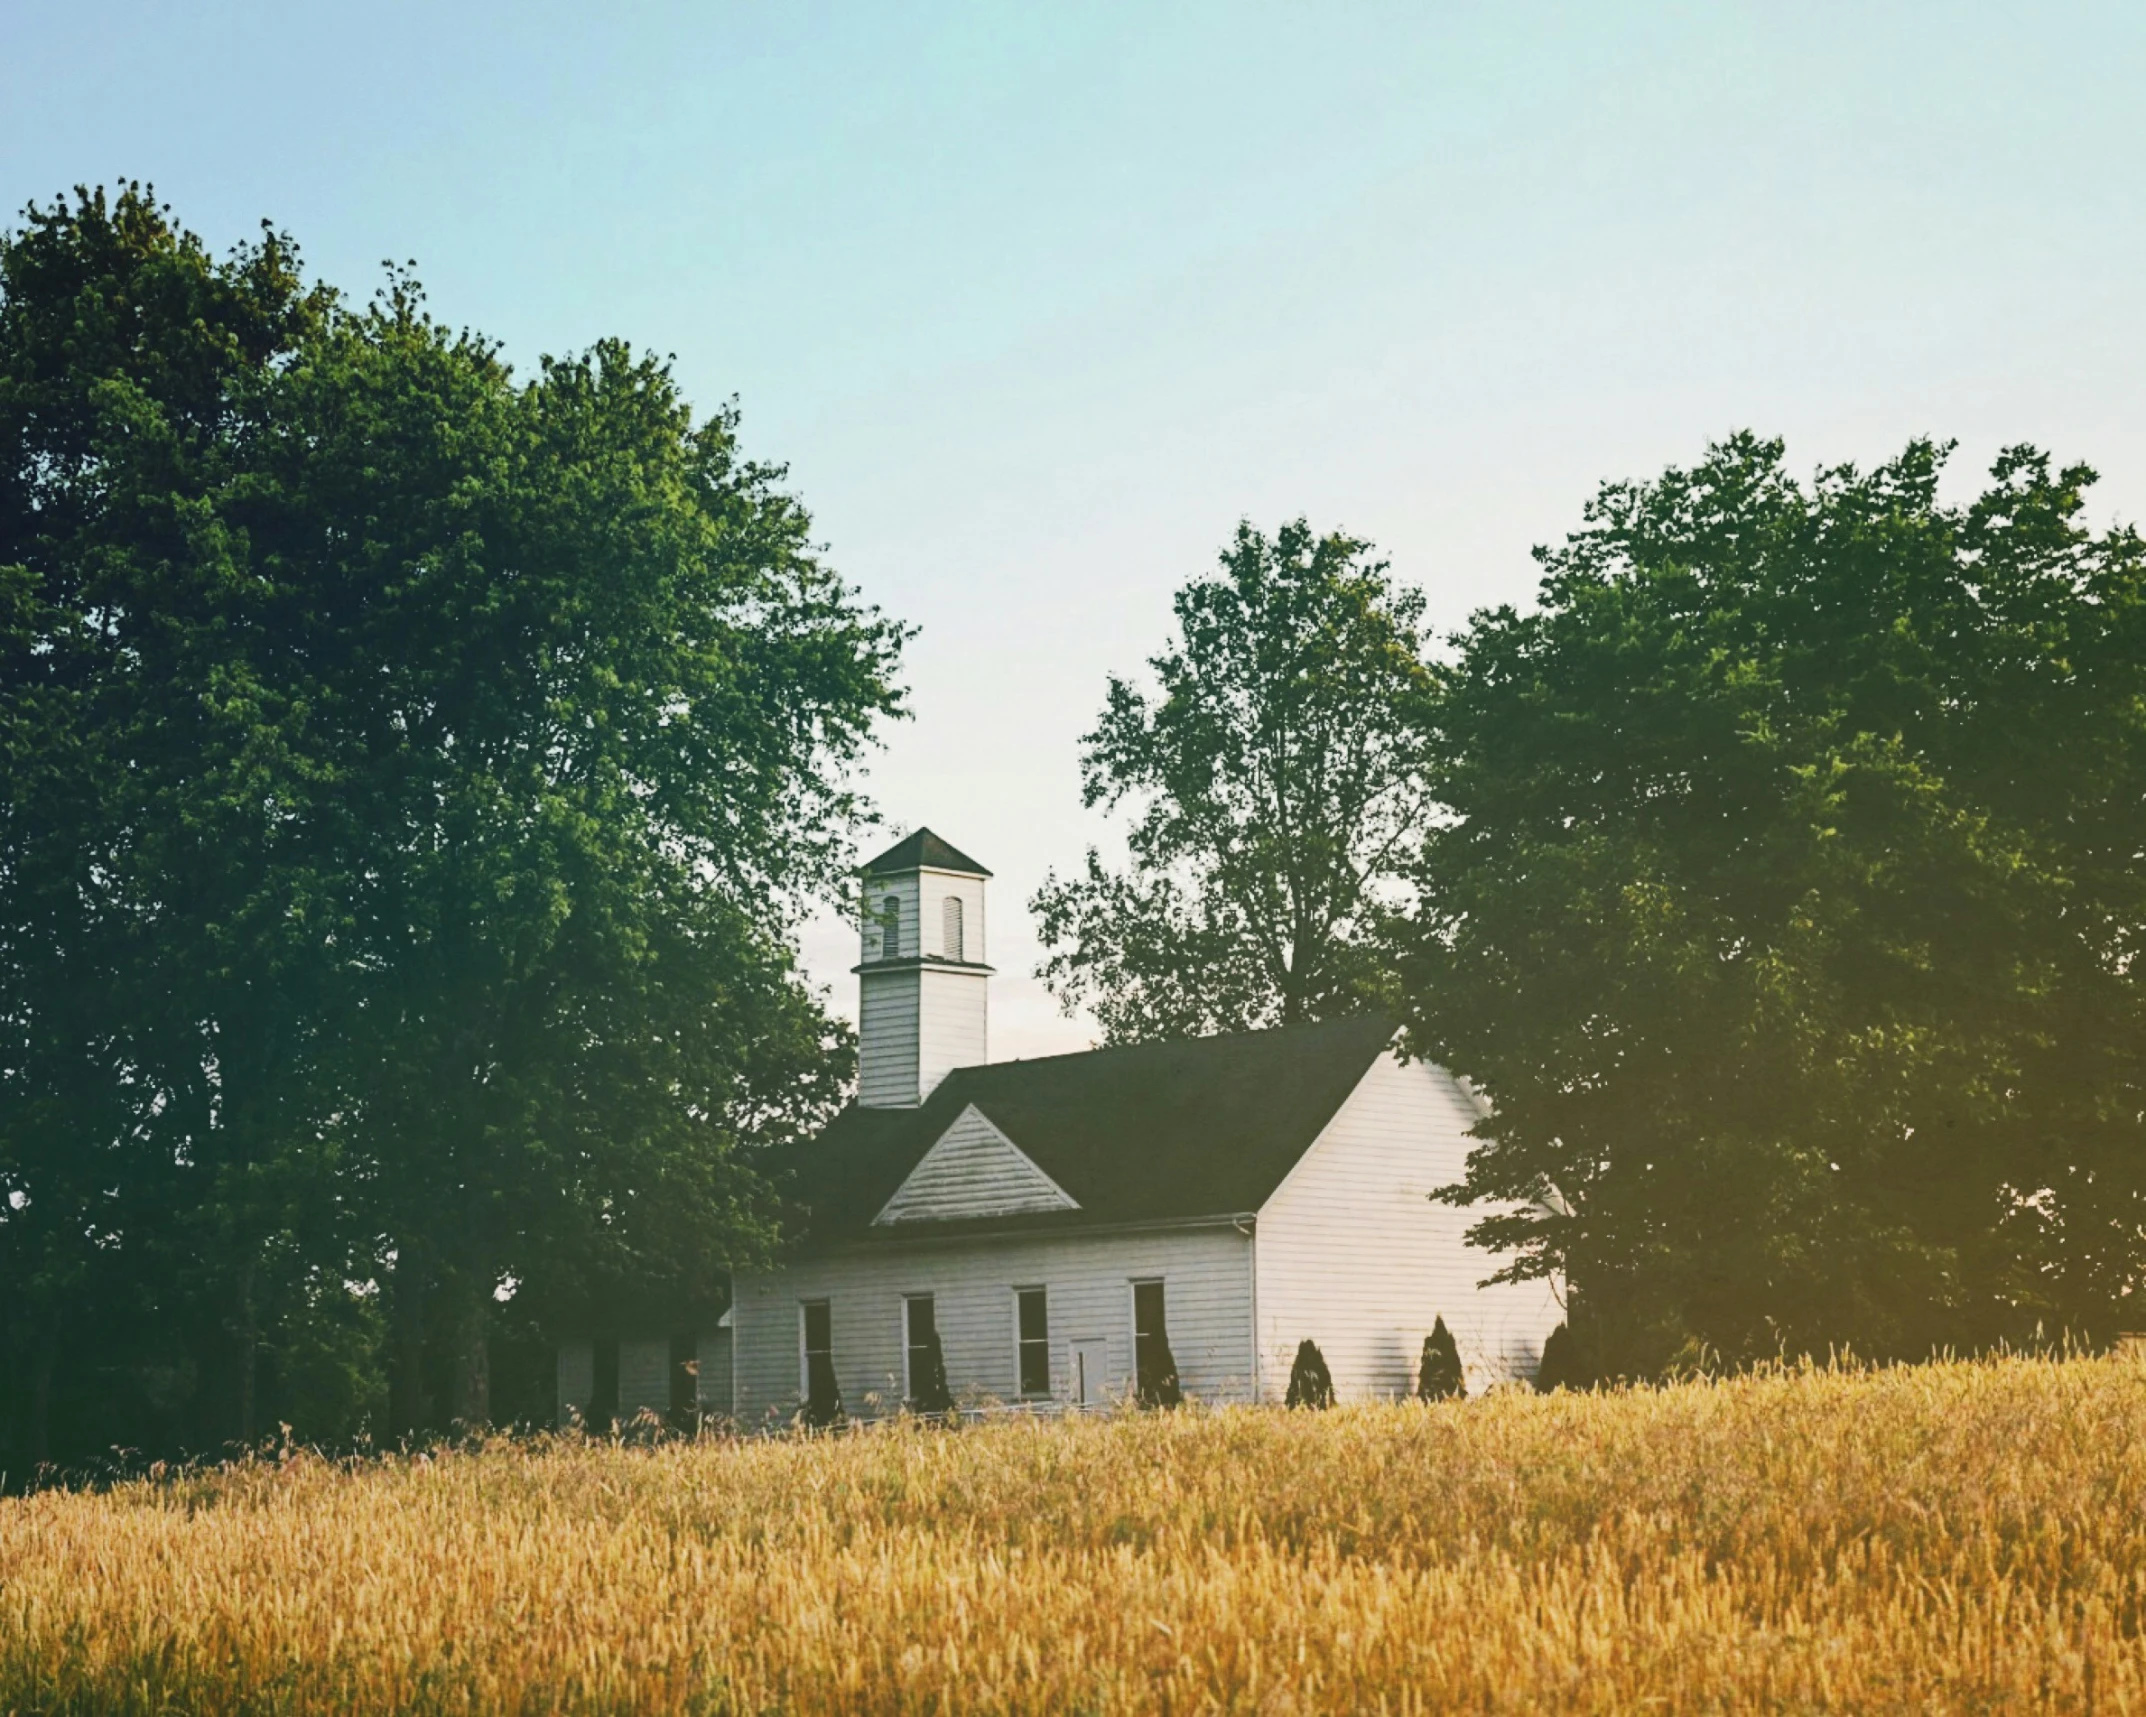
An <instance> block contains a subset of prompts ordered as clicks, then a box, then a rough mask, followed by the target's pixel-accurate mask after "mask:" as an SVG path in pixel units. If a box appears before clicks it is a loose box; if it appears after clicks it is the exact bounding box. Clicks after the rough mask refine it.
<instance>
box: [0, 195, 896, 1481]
mask: <svg viewBox="0 0 2146 1717" xmlns="http://www.w3.org/2000/svg"><path fill="white" fill-rule="evenodd" d="M0 290H4V297H0V746H4V747H5V760H6V773H5V780H4V783H0V1026H4V1028H5V1037H4V1040H0V1193H4V1195H5V1202H4V1204H0V1273H4V1275H5V1283H4V1287H5V1289H6V1299H7V1307H8V1310H7V1327H6V1338H7V1341H8V1349H9V1351H8V1359H9V1363H10V1365H11V1367H12V1368H13V1374H14V1376H15V1377H16V1378H17V1379H18V1380H19V1381H21V1382H23V1383H24V1384H25V1385H26V1387H25V1388H23V1389H21V1390H20V1391H14V1392H11V1394H13V1395H14V1396H15V1398H17V1399H23V1400H28V1401H31V1402H32V1403H39V1402H46V1403H49V1402H50V1401H51V1400H52V1399H53V1398H54V1395H55V1384H54V1375H55V1367H57V1369H58V1372H59V1373H60V1374H62V1375H61V1383H62V1387H60V1388H59V1389H58V1395H59V1396H60V1397H61V1398H62V1399H63V1400H73V1401H77V1402H80V1403H83V1404H84V1405H83V1407H82V1411H81V1412H80V1413H77V1414H76V1415H75V1417H74V1419H73V1420H67V1415H66V1414H61V1415H60V1418H61V1419H62V1420H63V1421H66V1422H68V1423H70V1424H72V1425H73V1427H74V1429H73V1431H72V1432H71V1433H70V1434H71V1436H72V1440H73V1442H74V1443H75V1444H77V1445H80V1444H82V1443H84V1442H89V1443H91V1444H93V1445H94V1444H101V1443H104V1442H109V1441H112V1440H116V1438H115V1433H117V1435H118V1436H123V1437H127V1438H130V1439H132V1440H145V1438H146V1439H153V1438H156V1437H161V1438H163V1439H164V1440H166V1441H171V1440H180V1441H190V1442H192V1443H194V1444H195V1445H196V1446H199V1445H200V1444H202V1443H204V1442H213V1441H215V1440H216V1439H218V1438H221V1437H225V1436H233V1435H236V1436H250V1435H253V1434H255V1433H256V1432H257V1431H258V1430H259V1429H260V1428H261V1427H262V1425H263V1424H264V1423H266V1422H268V1421H267V1415H268V1414H270V1413H275V1414H281V1415H284V1416H290V1414H292V1413H293V1412H294V1411H297V1412H299V1416H300V1417H301V1418H305V1417H306V1416H307V1415H306V1413H305V1412H304V1411H300V1409H302V1408H310V1409H312V1410H314V1411H315V1417H314V1421H313V1423H310V1424H305V1425H302V1426H301V1429H307V1430H320V1429H334V1428H336V1427H335V1426H334V1425H332V1424H329V1423H327V1421H329V1420H334V1419H337V1417H338V1416H340V1419H341V1420H342V1421H345V1422H347V1421H348V1420H349V1419H350V1418H351V1416H352V1415H354V1414H356V1413H358V1412H361V1411H363V1410H364V1409H365V1408H366V1407H368V1406H370V1405H372V1404H374V1403H375V1402H376V1400H377V1397H378V1393H379V1385H380V1381H381V1379H380V1370H381V1361H380V1356H379V1354H378V1351H377V1349H378V1347H379V1344H380V1342H381V1340H382V1334H383V1328H382V1326H383V1321H385V1323H386V1324H388V1325H391V1326H392V1342H391V1346H392V1349H393V1352H394V1354H395V1356H396V1362H397V1363H396V1366H395V1373H396V1384H397V1387H396V1390H395V1397H396V1399H395V1405H396V1419H397V1422H398V1423H400V1424H402V1425H405V1426H413V1427H414V1426H418V1425H422V1424H426V1423H436V1422H439V1421H440V1420H441V1419H443V1418H444V1417H446V1416H448V1415H450V1414H454V1415H460V1416H463V1417H468V1418H482V1417H485V1416H486V1414H487V1410H488V1409H487V1399H486V1396H487V1388H486V1368H485V1364H484V1354H485V1351H486V1341H485V1336H486V1328H487V1324H488V1322H489V1321H490V1318H491V1316H492V1311H493V1308H494V1307H495V1305H496V1304H497V1296H498V1295H500V1294H502V1293H504V1292H507V1291H509V1290H510V1288H511V1287H512V1286H513V1285H514V1284H516V1283H519V1284H522V1285H524V1287H525V1288H526V1289H527V1290H528V1291H530V1292H533V1293H540V1294H543V1295H548V1296H549V1297H550V1299H551V1300H552V1301H553V1302H554V1303H555V1302H556V1301H557V1299H558V1298H559V1297H561V1296H565V1295H570V1294H572V1293H574V1292H576V1291H577V1290H578V1289H579V1287H581V1286H583V1285H585V1284H586V1282H587V1281H589V1280H590V1279H593V1278H598V1277H604V1276H606V1275H607V1274H608V1275H609V1276H611V1277H616V1276H618V1275H620V1274H624V1273H648V1274H661V1275H665V1276H667V1278H668V1279H670V1280H672V1281H673V1282H674V1283H676V1284H678V1285H679V1287H680V1290H681V1291H690V1290H691V1289H692V1288H693V1287H694V1285H695V1284H696V1283H697V1284H699V1285H701V1286H704V1287H705V1286H707V1285H708V1280H709V1277H710V1276H711V1273H712V1272H713V1271H714V1270H715V1269H716V1268H717V1267H719V1265H720V1263H721V1262H722V1261H723V1260H724V1259H725V1258H726V1257H728V1256H732V1255H739V1256H742V1255H747V1254H749V1253H751V1252H752V1250H753V1249H754V1248H756V1247H758V1246H762V1245H764V1244H765V1243H766V1241H767V1239H768V1236H769V1233H770V1206H769V1203H768V1200H767V1197H766V1192H765V1189H764V1188H762V1187H761V1186H760V1184H759V1182H758V1180H757V1178H756V1177H755V1175H754V1174H753V1173H752V1171H751V1167H750V1157H751V1152H752V1148H753V1147H754V1146H755V1144H757V1143H759V1142H763V1141H765V1140H767V1139H769V1138H772V1137H776V1136H779V1135H780V1134H782V1133H783V1132H784V1131H785V1130H788V1129H794V1128H795V1127H798V1126H802V1125H807V1124H810V1122H811V1121H812V1119H813V1118H814V1117H815V1116H816V1115H818V1114H820V1113H822V1112H824V1111H825V1109H826V1108H827V1107H828V1105H829V1104H830V1103H831V1102H832V1101H833V1100H834V1098H835V1096H836V1093H837V1091H838V1088H839V1084H840V1081H841V1078H842V1076H843V1069H844V1065H845V1056H846V1045H845V1043H844V1042H843V1039H842V1036H841V1033H840V1032H839V1030H838V1029H837V1028H836V1027H835V1026H834V1025H833V1024H832V1023H831V1022H830V1021H829V1020H828V1019H827V1018H826V1016H825V1015H824V1014H823V1013H822V1012H821V1010H820V1009H819V1007H818V1005H817V1003H816V1002H815V1001H814V1000H813V998H812V997H811V995H810V994H809V993H808V992H807V991H806V990H805V989H804V987H803V986H802V985H801V983H800V981H799V979H798V975H797V972H796V970H795V966H794V962H793V957H792V954H791V946H790V945H791V931H792V930H793V928H794V924H795V919H796V915H797V914H798V912H799V911H800V910H801V909H802V906H803V903H804V902H805V901H806V899H807V898H808V897H809V896H811V895H812V894H813V893H814V891H817V890H825V889H829V888H832V887H834V886H835V885H836V883H837V881H838V878H839V873H840V871H841V868H842V856H843V853H844V851H845V842H846V840H847V838H848V836H849V833H850V830H851V828H852V826H853V825H854V823H855V822H856V820H857V818H858V816H859V814H860V810H861V807H860V805H859V803H858V801H857V800H856V798H855V797H854V794H853V792H852V791H851V790H850V788H849V786H848V784H847V783H848V774H849V765H850V764H851V762H852V761H853V760H854V759H855V758H856V756H857V755H858V752H859V750H860V748H861V747H862V746H863V745H864V744H865V743H866V742H867V738H868V735H869V733H870V730H871V727H872V725H873V723H874V722H875V721H877V720H878V719H880V718H882V717H884V716H886V715H888V714H891V713H893V712H894V711H895V710H896V709H897V708H898V704H899V694H898V692H897V690H896V688H895V685H894V681H893V673H894V670H895V666H896V661H897V657H898V651H899V647H900V643H901V636H902V634H901V629H900V628H899V627H897V626H895V625H893V624H892V623H890V622H888V621H886V620H884V619H882V618H881V617H880V616H878V615H877V614H876V613H875V612H873V611H871V610H869V609H866V608H864V607H862V606H860V605H859V604H858V603H857V601H856V600H855V598H854V596H853V594H852V593H851V592H850V591H849V590H848V589H847V588H846V587H845V586H844V585H843V584H842V583H841V582H840V581H839V580H838V579H836V578H835V577H834V576H833V575H831V574H830V573H829V572H828V571H827V570H826V569H825V568H823V567H822V566H821V565H820V564H819V563H818V561H817V560H816V559H815V557H814V555H813V553H812V552H811V550H810V548H809V545H808V536H807V530H808V526H807V520H806V517H805V514H804V513H803V510H802V509H801V508H800V507H799V506H798V505H797V503H796V502H795V501H794V499H792V498H791V497H789V496H788V495H787V494H786V493H785V492H784V490H783V488H782V482H781V473H780V472H779V471H778V470H774V469H771V468H767V467H764V466H759V465H755V464H753V463H752V462H750V461H749V460H747V459H745V458H744V457H743V456H742V454H741V453H740V451H739V448H738V441H737V428H736V423H735V419H734V417H732V416H730V415H718V416H717V417H715V418H713V419H707V420H701V421H696V420H695V419H694V418H693V416H692V414H691V412H690V411H689V409H688V408H687V406H686V404H685V402H684V401H683V399H682V398H681V397H680V395H679V393H678V391H677V388H676V386H675V384H674V382H673V381H672V379H671V377H670V376H669V375H668V373H667V372H666V371H665V370H664V368H663V367H662V366H660V365H658V364H655V363H653V362H651V361H649V360H647V359H645V358H641V357H638V356H636V355H635V354H633V353H632V352H630V351H628V350H627V349H626V348H624V347H622V346H618V345H615V344H606V345H603V346H600V347H598V348H597V349H596V350H594V351H593V352H591V353H589V354H587V355H585V356H583V357H579V358H573V359H566V360H559V361H555V362H547V363H545V364H544V365H542V366H541V367H540V368H539V370H538V371H537V372H536V373H535V374H533V375H531V376H529V377H527V378H522V377H517V376H516V375H515V374H514V373H513V372H512V371H511V370H510V369H509V368H508V367H507V365H506V364H505V363H504V362H503V361H502V360H501V358H500V356H499V354H498V352H497V350H496V348H494V347H493V346H492V345H490V344H489V343H488V342H485V341H484V340H482V339H480V338H477V337H475V336H471V335H466V334H455V333H452V332H450V331H449V330H446V329H444V328H442V327H440V326H439V325H438V324H436V323H435V322H433V321H432V320H431V319H430V318H429V317H428V316H427V315H426V314H425V312H424V309H423V304H422V298H421V295H420V294H419V293H418V291H417V289H416V288H415V286H414V284H413V283H411V282H410V281H408V280H407V279H406V278H403V277H399V276H398V277H394V278H392V279H391V280H390V283H389V285H388V287H387V289H386V290H385V291H383V293H382V294H381V295H380V296H379V297H378V298H377V299H376V300H375V301H374V302H372V303H371V304H369V305H367V306H364V307H362V308H353V307H351V306H349V305H347V304H346V303H344V302H343V301H342V300H341V299H340V298H338V297H337V296H336V295H335V294H333V293H332V292H330V291H328V290H327V289H325V288H321V287H317V286H308V285H307V284H306V283H305V282H304V281H303V279H302V277H301V274H300V271H299V267H298V263H297V258H296V255H295V252H294V251H293V249H292V247H291V246H290V244H289V242H288V241H287V240H286V239H284V238H282V237H281V236H279V235H276V234H274V233H268V234H266V235H265V236H264V238H263V239H262V240H261V241H260V243H258V244H257V245H254V246H250V247H245V248H242V249H241V250H239V251H237V252H235V253H233V255H232V256H231V257H230V258H228V259H216V258H213V257H211V256H209V255H208V254H207V252H206V251H205V250H204V248H203V247H202V246H201V245H200V244H199V242H198V241H197V240H195V239H193V238H192V237H191V236H190V235H188V234H186V233H185V232H183V231H182V230H180V229H178V228H177V227H176V226H174V225H173V224H172V223H171V221H170V219H169V217H168V215H167V213H166V211H164V210H163V209H161V208H160V207H159V206H158V205H157V204H156V203H155V201H154V199H153V198H151V197H150V196H148V195H147V194H146V193H144V192H142V191H139V190H138V189H135V188H132V187H128V188H125V189H123V191H122V192H121V194H120V195H118V196H117V197H116V198H107V197H105V196H104V195H103V194H102V193H97V194H82V195H78V197H77V198H75V199H74V200H73V201H71V202H63V203H61V204H58V205H55V206H53V207H50V208H36V207H33V208H32V209H31V210H30V211H29V212H28V215H27V217H26V220H25V224H24V227H23V229H22V230H21V231H20V232H17V233H14V234H10V235H8V236H7V237H6V239H5V240H4V242H0ZM353 1283H355V1284H358V1287H357V1289H356V1290H355V1291H353V1289H352V1287H351V1286H350V1284H353ZM70 1375H71V1377H72V1393H71V1394H70V1389H69V1387H68V1386H66V1385H67V1384H68V1378H69V1376H70ZM115 1379H132V1382H131V1383H130V1384H129V1385H128V1387H129V1388H131V1389H132V1398H133V1399H134V1400H135V1401H136V1404H137V1405H138V1406H139V1407H140V1409H141V1411H140V1412H138V1413H136V1414H135V1416H134V1417H133V1418H132V1419H129V1418H128V1417H127V1415H126V1414H124V1413H122V1412H121V1411H120V1410H119V1408H118V1406H117V1405H115V1403H116V1402H117V1399H118V1397H119V1396H120V1395H122V1394H125V1393H126V1390H124V1389H119V1388H116V1387H115V1382H114V1380H115ZM51 1419H52V1412H51V1411H48V1410H45V1409H40V1408H38V1407H36V1406H34V1405H33V1406H32V1408H31V1409H30V1410H29V1411H27V1412H26V1413H25V1414H23V1415H22V1416H21V1421H22V1422H20V1423H18V1425H17V1427H16V1431H15V1441H16V1442H17V1443H18V1444H19V1445H20V1446H21V1447H22V1448H24V1449H26V1450H29V1451H31V1452H32V1453H33V1454H34V1453H42V1452H43V1450H44V1448H45V1447H46V1446H47V1445H48V1443H49V1442H50V1440H51V1439H50V1437H49V1436H48V1431H47V1426H48V1424H49V1423H50V1422H51ZM141 1426H147V1427H148V1430H147V1431H146V1432H142V1433H139V1434H138V1430H137V1428H138V1427H141Z"/></svg>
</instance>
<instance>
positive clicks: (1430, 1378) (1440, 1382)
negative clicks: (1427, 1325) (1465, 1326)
mask: <svg viewBox="0 0 2146 1717" xmlns="http://www.w3.org/2000/svg"><path fill="white" fill-rule="evenodd" d="M1467 1393H1468V1378H1467V1374H1466V1373H1465V1372H1464V1371H1462V1370H1461V1363H1460V1349H1459V1348H1458V1347H1456V1346H1454V1344H1453V1332H1452V1331H1451V1330H1449V1329H1447V1328H1446V1320H1445V1319H1444V1318H1440V1319H1439V1320H1438V1321H1437V1323H1436V1324H1434V1325H1432V1327H1431V1333H1430V1334H1429V1335H1427V1336H1425V1337H1424V1338H1423V1358H1422V1361H1421V1363H1420V1364H1419V1365H1418V1366H1417V1368H1416V1394H1417V1396H1418V1397H1419V1398H1420V1399H1422V1400H1425V1401H1450V1400H1452V1399H1454V1398H1455V1397H1456V1396H1462V1395H1466V1394H1467Z"/></svg>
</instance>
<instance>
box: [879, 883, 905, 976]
mask: <svg viewBox="0 0 2146 1717" xmlns="http://www.w3.org/2000/svg"><path fill="white" fill-rule="evenodd" d="M901 956H902V903H901V901H899V900H898V899H896V898H895V897H894V896H893V895H891V894H890V895H888V896H887V898H886V899H884V900H882V901H881V902H880V903H879V957H880V958H881V959H882V960H898V959H900V958H901Z"/></svg>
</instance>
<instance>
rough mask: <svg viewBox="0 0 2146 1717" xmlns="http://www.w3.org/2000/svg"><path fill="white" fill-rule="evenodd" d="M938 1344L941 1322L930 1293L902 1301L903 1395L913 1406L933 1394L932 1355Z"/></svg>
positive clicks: (916, 1295)
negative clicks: (934, 1312)
mask: <svg viewBox="0 0 2146 1717" xmlns="http://www.w3.org/2000/svg"><path fill="white" fill-rule="evenodd" d="M938 1345H939V1320H938V1318H937V1317H936V1316H934V1314H933V1307H932V1303H931V1296H930V1295H929V1294H911V1295H910V1296H909V1297H908V1298H907V1299H905V1300H903V1301H902V1394H903V1395H904V1396H906V1397H907V1398H908V1400H909V1402H910V1404H911V1405H912V1406H914V1405H915V1404H916V1403H917V1402H919V1401H921V1400H922V1399H923V1398H924V1397H925V1396H927V1395H929V1394H930V1393H931V1367H932V1355H933V1352H934V1350H935V1349H936V1348H937V1347H938Z"/></svg>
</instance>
